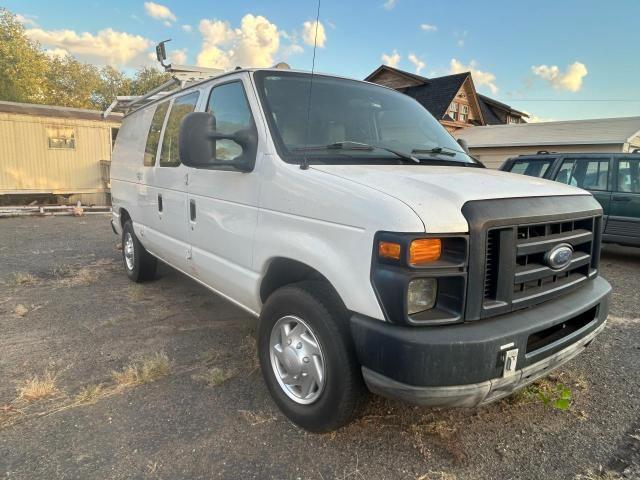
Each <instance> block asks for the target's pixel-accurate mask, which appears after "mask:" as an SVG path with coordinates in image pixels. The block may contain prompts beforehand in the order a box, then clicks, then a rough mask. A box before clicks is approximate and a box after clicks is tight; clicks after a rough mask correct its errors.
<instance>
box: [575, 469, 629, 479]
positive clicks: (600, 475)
mask: <svg viewBox="0 0 640 480" xmlns="http://www.w3.org/2000/svg"><path fill="white" fill-rule="evenodd" d="M622 479H623V477H622V476H621V475H620V474H618V473H616V472H612V471H610V470H603V469H602V467H600V468H599V469H598V470H597V471H596V470H592V469H590V470H587V472H586V473H580V474H578V475H576V476H575V477H574V480H622Z"/></svg>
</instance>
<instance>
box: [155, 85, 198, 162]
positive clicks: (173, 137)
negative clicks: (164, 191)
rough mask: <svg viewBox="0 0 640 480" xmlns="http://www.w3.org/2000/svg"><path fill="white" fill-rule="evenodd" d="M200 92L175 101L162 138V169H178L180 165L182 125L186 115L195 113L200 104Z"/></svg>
mask: <svg viewBox="0 0 640 480" xmlns="http://www.w3.org/2000/svg"><path fill="white" fill-rule="evenodd" d="M199 96H200V92H192V93H188V94H187V95H183V96H182V97H178V98H176V99H175V100H174V101H173V105H172V106H171V112H169V118H168V120H167V126H166V127H165V129H164V136H163V137H162V150H161V151H160V166H161V167H177V166H178V165H180V155H179V152H178V137H179V136H180V123H181V122H182V119H183V118H184V117H185V115H187V114H189V113H191V112H193V111H194V110H195V109H196V104H197V103H198V97H199Z"/></svg>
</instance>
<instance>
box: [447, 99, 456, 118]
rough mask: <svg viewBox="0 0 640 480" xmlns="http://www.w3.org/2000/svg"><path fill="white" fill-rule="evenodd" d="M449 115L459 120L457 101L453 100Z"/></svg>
mask: <svg viewBox="0 0 640 480" xmlns="http://www.w3.org/2000/svg"><path fill="white" fill-rule="evenodd" d="M449 116H450V117H451V118H453V119H454V120H458V104H457V103H456V102H452V103H451V106H450V107H449Z"/></svg>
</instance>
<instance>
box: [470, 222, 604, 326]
mask: <svg viewBox="0 0 640 480" xmlns="http://www.w3.org/2000/svg"><path fill="white" fill-rule="evenodd" d="M600 222H601V217H599V216H596V217H593V216H592V217H587V218H577V219H563V220H562V221H555V222H544V223H532V224H526V225H514V226H501V227H499V228H492V229H489V230H488V231H487V237H486V264H485V269H484V298H483V305H482V306H483V310H484V312H485V314H484V315H483V316H490V315H493V314H499V313H504V312H506V311H512V310H516V309H519V308H525V307H528V306H531V305H534V304H537V303H541V302H543V301H546V300H549V299H551V298H554V297H556V296H558V295H561V294H563V293H565V292H566V291H567V290H569V289H571V288H572V287H575V286H577V285H579V284H580V283H582V282H583V281H585V280H587V279H588V278H590V277H593V276H594V275H595V274H596V268H597V258H598V256H599V252H598V251H596V250H597V249H598V248H599V241H598V240H599V237H598V235H599V229H600ZM560 244H569V245H571V246H572V247H573V257H572V260H571V262H570V263H569V265H567V266H566V267H565V268H563V269H558V270H555V269H553V268H551V267H550V266H548V265H547V262H546V260H545V256H546V255H547V254H548V252H549V251H551V250H552V249H553V248H554V247H556V246H558V245H560Z"/></svg>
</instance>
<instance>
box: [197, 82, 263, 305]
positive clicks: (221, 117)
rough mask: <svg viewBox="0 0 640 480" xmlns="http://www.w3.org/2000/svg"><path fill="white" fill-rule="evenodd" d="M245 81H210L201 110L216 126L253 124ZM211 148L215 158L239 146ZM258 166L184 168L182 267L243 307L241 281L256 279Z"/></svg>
mask: <svg viewBox="0 0 640 480" xmlns="http://www.w3.org/2000/svg"><path fill="white" fill-rule="evenodd" d="M250 85H251V84H250V82H249V79H248V76H247V75H246V74H239V75H238V76H235V77H231V79H229V77H225V79H224V81H223V82H222V83H218V84H214V86H213V87H212V88H211V90H210V92H209V97H208V100H207V104H206V110H207V111H209V112H211V113H213V114H214V115H215V117H216V130H218V131H219V132H222V133H234V132H236V131H238V130H241V129H245V128H249V127H251V126H254V125H255V120H254V118H255V115H254V112H255V111H257V100H256V99H255V98H254V97H253V90H252V89H251V88H249V87H250ZM260 150H261V149H260V148H259V149H258V152H260ZM215 152H216V158H215V159H216V160H217V161H223V162H224V161H230V160H233V159H234V158H236V157H238V156H239V155H240V154H241V153H242V148H241V147H240V145H238V144H237V143H235V142H233V141H232V140H217V141H216V149H215ZM257 155H260V153H258V154H257ZM258 168H259V163H256V168H255V169H254V170H253V171H252V172H241V171H239V170H237V169H235V168H233V167H232V166H231V165H230V166H225V165H222V166H207V167H205V168H195V167H190V168H189V182H188V199H189V241H190V244H191V257H190V259H189V261H188V271H189V273H190V274H191V275H193V276H194V277H195V278H197V279H198V280H200V281H202V282H203V283H205V284H206V285H208V286H209V287H211V288H213V289H214V290H216V291H218V292H219V293H220V294H222V295H224V296H226V297H227V298H230V299H232V300H235V301H237V302H238V303H240V304H242V305H245V306H247V305H253V304H254V303H255V299H254V296H253V295H252V292H251V290H252V289H251V288H247V286H248V285H252V284H255V282H256V279H257V275H256V274H255V272H253V271H252V269H251V267H252V258H253V237H254V232H255V230H256V225H257V222H258V195H259V186H260V179H259V175H258V173H257V171H256V170H257V169H258Z"/></svg>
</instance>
